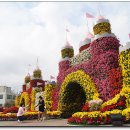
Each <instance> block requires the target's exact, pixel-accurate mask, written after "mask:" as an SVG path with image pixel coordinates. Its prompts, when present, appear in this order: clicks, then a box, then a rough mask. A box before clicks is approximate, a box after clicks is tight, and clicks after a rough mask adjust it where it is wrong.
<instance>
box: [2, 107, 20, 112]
mask: <svg viewBox="0 0 130 130" xmlns="http://www.w3.org/2000/svg"><path fill="white" fill-rule="evenodd" d="M17 112H18V107H15V106H14V107H10V108H6V109H5V110H4V111H3V114H6V113H17Z"/></svg>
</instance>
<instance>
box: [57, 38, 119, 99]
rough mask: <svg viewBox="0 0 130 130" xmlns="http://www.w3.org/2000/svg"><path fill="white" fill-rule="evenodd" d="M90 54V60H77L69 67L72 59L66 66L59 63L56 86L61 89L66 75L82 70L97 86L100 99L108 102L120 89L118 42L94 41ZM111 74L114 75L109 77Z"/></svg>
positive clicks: (115, 40) (106, 39)
mask: <svg viewBox="0 0 130 130" xmlns="http://www.w3.org/2000/svg"><path fill="white" fill-rule="evenodd" d="M84 51H85V50H84ZM90 53H91V58H90V59H89V60H88V61H85V62H82V61H79V60H77V61H79V62H77V63H76V62H75V63H74V65H73V66H71V59H73V58H74V57H73V58H71V59H70V60H68V61H67V62H66V65H65V64H64V63H63V64H62V63H60V66H59V74H58V77H57V85H58V87H61V85H62V83H63V82H64V80H65V78H66V77H67V75H68V74H70V73H73V72H76V71H78V70H83V71H84V72H85V73H86V74H88V75H89V76H90V77H91V79H92V80H93V82H94V83H95V85H96V86H97V90H98V92H99V95H100V98H101V99H102V100H103V101H108V100H110V99H112V98H113V97H114V96H115V95H116V94H118V93H119V92H120V90H121V88H122V74H121V70H120V68H119V62H118V59H119V40H117V38H116V37H102V38H99V39H96V40H94V41H93V42H92V43H91V44H90ZM69 62H70V63H69ZM64 66H66V67H64ZM64 68H65V69H64ZM111 73H114V74H113V75H111ZM117 88H118V89H117Z"/></svg>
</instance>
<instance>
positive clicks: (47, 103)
mask: <svg viewBox="0 0 130 130" xmlns="http://www.w3.org/2000/svg"><path fill="white" fill-rule="evenodd" d="M55 87H56V86H55V85H53V84H47V85H46V86H45V98H44V100H45V107H46V110H47V111H51V109H52V90H53V89H54V88H55Z"/></svg>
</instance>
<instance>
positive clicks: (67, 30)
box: [65, 28, 70, 43]
mask: <svg viewBox="0 0 130 130" xmlns="http://www.w3.org/2000/svg"><path fill="white" fill-rule="evenodd" d="M65 31H66V43H67V42H68V39H67V34H68V32H70V31H69V29H67V28H66V29H65Z"/></svg>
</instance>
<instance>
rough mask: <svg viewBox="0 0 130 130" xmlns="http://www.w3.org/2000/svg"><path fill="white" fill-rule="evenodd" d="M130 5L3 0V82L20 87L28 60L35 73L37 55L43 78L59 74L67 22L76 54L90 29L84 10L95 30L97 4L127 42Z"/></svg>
mask: <svg viewBox="0 0 130 130" xmlns="http://www.w3.org/2000/svg"><path fill="white" fill-rule="evenodd" d="M129 7H130V2H0V12H1V13H0V46H1V47H0V84H1V85H7V86H11V87H12V88H13V89H15V90H16V91H19V90H21V88H22V87H21V86H22V84H23V83H24V77H25V76H26V75H27V73H28V64H31V67H30V69H29V72H30V74H32V72H33V70H34V69H35V67H36V59H37V57H39V66H40V68H41V70H42V72H43V79H45V80H49V78H50V75H53V76H55V77H56V76H57V74H58V62H59V61H60V59H61V54H60V50H61V48H62V46H63V45H64V44H65V28H66V26H67V28H68V29H69V30H70V33H69V34H68V40H69V42H70V43H71V45H73V47H74V49H75V55H76V54H78V49H79V42H80V41H81V40H83V39H84V38H85V37H86V33H87V21H86V17H85V13H86V12H89V13H91V14H93V15H94V16H95V19H93V20H92V19H90V20H89V21H88V22H89V29H90V30H91V31H92V27H93V22H95V21H96V17H97V14H98V8H99V9H100V11H101V14H102V15H103V16H105V17H106V18H107V19H109V20H110V23H111V27H112V32H113V33H115V35H116V36H117V38H119V40H120V41H121V42H120V43H121V44H122V45H125V44H126V42H127V41H129V38H128V33H130V30H129V28H130V13H129V12H130V8H129ZM92 33H93V32H92ZM52 65H53V66H52Z"/></svg>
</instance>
